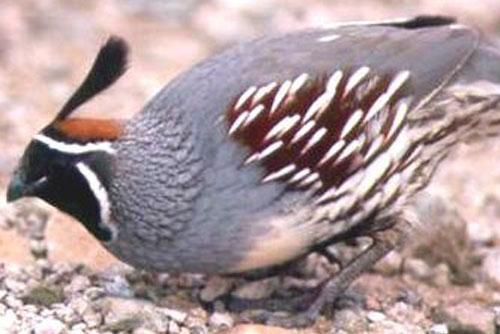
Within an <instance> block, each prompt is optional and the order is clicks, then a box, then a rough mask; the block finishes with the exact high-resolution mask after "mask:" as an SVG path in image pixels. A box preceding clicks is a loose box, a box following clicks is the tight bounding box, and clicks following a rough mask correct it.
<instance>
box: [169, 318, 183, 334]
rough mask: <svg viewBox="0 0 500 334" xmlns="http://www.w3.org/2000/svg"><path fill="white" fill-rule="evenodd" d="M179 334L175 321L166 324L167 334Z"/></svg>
mask: <svg viewBox="0 0 500 334" xmlns="http://www.w3.org/2000/svg"><path fill="white" fill-rule="evenodd" d="M180 332H181V328H180V327H179V325H178V324H177V323H176V322H175V321H170V322H169V323H168V333H169V334H178V333H180Z"/></svg>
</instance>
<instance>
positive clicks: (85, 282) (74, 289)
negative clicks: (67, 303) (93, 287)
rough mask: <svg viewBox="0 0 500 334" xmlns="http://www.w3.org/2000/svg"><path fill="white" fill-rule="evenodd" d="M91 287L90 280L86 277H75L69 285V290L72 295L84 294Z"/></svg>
mask: <svg viewBox="0 0 500 334" xmlns="http://www.w3.org/2000/svg"><path fill="white" fill-rule="evenodd" d="M89 287H90V279H89V278H88V277H87V276H84V275H75V276H74V277H73V278H72V279H71V282H70V283H69V286H68V290H69V292H70V293H71V294H75V293H79V292H83V291H85V290H86V289H88V288H89Z"/></svg>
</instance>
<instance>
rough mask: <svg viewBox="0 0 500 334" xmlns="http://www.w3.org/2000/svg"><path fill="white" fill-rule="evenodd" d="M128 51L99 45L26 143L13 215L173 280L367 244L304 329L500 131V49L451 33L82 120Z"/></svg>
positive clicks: (287, 46)
mask: <svg viewBox="0 0 500 334" xmlns="http://www.w3.org/2000/svg"><path fill="white" fill-rule="evenodd" d="M127 52H128V46H127V44H126V42H125V41H124V40H123V39H121V38H119V37H111V38H109V39H108V41H107V42H106V43H105V44H104V45H103V46H102V48H101V49H100V51H99V53H98V55H97V57H96V59H95V61H94V64H93V66H92V68H91V69H90V71H89V73H88V74H87V77H86V78H85V80H84V81H83V82H82V83H81V85H80V86H79V88H78V89H77V90H76V91H75V93H74V94H73V95H72V96H71V97H70V99H69V100H68V101H67V102H66V104H65V105H64V106H63V107H62V108H61V110H60V111H59V113H58V114H57V115H56V116H55V118H54V119H53V120H52V121H51V122H50V123H49V124H48V125H47V126H46V127H44V128H43V129H42V130H41V131H40V132H39V133H38V134H36V135H35V136H34V137H33V139H32V140H31V142H30V143H29V144H28V146H27V148H26V150H25V152H24V155H23V157H22V158H21V160H20V163H19V166H18V167H17V169H16V170H15V171H14V173H13V176H12V179H11V183H10V185H9V188H8V194H7V198H8V201H14V200H16V199H19V198H21V197H24V196H35V197H38V198H41V199H42V200H44V201H46V202H48V203H49V204H51V205H53V206H55V207H56V208H58V209H60V210H61V211H63V212H66V213H68V214H70V215H71V216H73V217H74V218H76V219H77V220H79V221H80V222H81V223H82V224H83V225H84V226H85V227H86V229H87V230H88V231H89V232H90V233H92V234H93V235H94V236H95V237H96V238H97V239H98V240H99V241H100V242H102V244H103V245H104V246H105V247H106V248H107V249H108V250H109V251H110V252H111V253H113V254H115V255H116V256H117V257H118V258H119V259H121V260H122V261H124V262H126V263H129V264H131V265H132V266H134V267H137V268H145V269H149V270H155V271H162V272H196V273H208V274H240V273H242V274H244V273H249V272H252V271H255V270H260V269H266V268H275V267H279V266H280V265H283V264H286V263H290V262H292V261H294V260H296V259H299V258H301V257H303V256H305V255H306V254H309V253H311V252H320V253H321V252H322V251H324V250H325V249H326V248H327V247H329V246H332V245H335V244H336V243H338V242H340V241H345V240H350V239H355V238H357V237H361V236H365V237H366V236H368V237H371V239H372V240H373V242H372V244H371V246H370V247H368V248H367V249H366V250H364V251H363V252H362V253H361V254H359V255H358V256H356V257H355V258H354V259H352V261H351V262H350V263H348V264H347V265H346V266H344V267H343V268H342V269H341V270H340V272H338V273H337V274H336V275H335V276H333V277H331V278H330V279H329V280H328V281H327V282H325V283H324V284H323V285H322V290H321V292H320V293H319V294H318V296H317V298H316V299H315V300H314V301H313V302H312V303H311V304H310V305H309V306H308V307H307V308H306V310H305V311H303V312H302V313H299V314H297V317H299V318H300V317H302V319H309V320H310V319H314V317H315V316H316V315H317V314H318V312H319V311H320V310H321V308H322V306H323V304H324V303H325V302H326V301H328V300H331V299H334V298H336V297H338V296H339V295H340V294H341V293H342V292H343V291H344V290H345V289H346V288H347V287H348V285H349V284H350V283H351V282H352V281H353V280H354V279H355V278H357V277H358V276H359V275H360V274H361V273H362V272H363V271H365V270H367V269H369V268H370V267H371V266H372V265H373V264H374V263H375V262H376V261H378V260H379V259H380V258H382V257H383V256H384V255H385V254H387V253H388V252H389V251H391V250H392V249H393V248H394V247H395V246H396V245H397V244H399V243H400V242H401V240H403V239H404V238H405V237H407V236H408V234H411V233H408V232H405V231H407V228H406V227H407V226H411V225H412V224H414V223H415V222H414V220H415V215H414V214H413V210H412V207H413V201H414V198H415V196H416V194H418V193H419V191H420V190H421V189H423V188H424V187H425V186H426V185H427V183H428V182H429V180H430V178H431V176H432V174H433V171H434V170H435V169H436V167H437V166H438V164H439V163H440V162H441V161H442V159H443V158H445V157H446V155H447V154H448V153H449V152H450V151H451V150H452V148H453V147H455V146H456V144H457V143H459V142H463V141H467V140H472V139H474V138H476V137H478V136H483V135H488V134H494V133H495V131H496V130H497V127H498V125H500V114H498V113H497V110H498V108H499V104H500V95H498V90H497V91H495V87H500V86H495V84H498V83H499V79H500V49H499V48H498V47H497V46H496V45H495V43H494V42H493V41H488V40H487V39H486V38H485V37H483V36H482V35H481V34H480V33H478V32H477V31H476V30H475V29H473V28H470V27H467V26H464V25H460V24H457V23H456V22H455V21H454V19H452V18H448V17H439V16H418V17H414V18H410V19H405V20H395V21H382V22H359V23H346V24H337V25H332V26H330V27H321V28H314V29H308V30H302V31H297V32H292V33H289V34H284V35H279V36H272V37H264V38H260V39H257V40H254V41H251V42H247V43H243V44H240V45H237V46H234V47H232V48H229V49H228V50H226V51H223V52H222V53H220V54H218V55H215V56H212V57H211V58H209V59H207V60H205V61H202V62H201V63H199V64H197V65H196V66H194V67H193V68H191V69H190V70H188V71H187V72H185V73H184V74H181V75H180V76H178V77H177V78H175V79H173V80H172V81H171V82H170V83H169V84H168V85H166V86H165V87H164V88H163V89H162V90H161V91H160V92H159V93H158V94H157V95H156V96H155V97H154V98H153V99H152V100H151V101H150V102H148V103H147V104H146V106H145V107H144V108H143V109H142V111H140V112H139V113H137V114H136V115H135V116H134V117H132V118H131V119H129V120H115V119H88V118H79V117H76V116H74V115H73V111H74V110H75V109H77V108H78V107H79V106H81V105H82V104H84V103H85V102H86V101H88V100H89V99H91V98H92V97H93V96H95V95H96V94H98V93H100V92H101V91H103V90H105V89H106V88H107V87H109V86H110V85H112V84H113V83H114V82H115V81H116V80H117V79H118V78H119V77H120V76H121V75H122V74H123V73H124V71H125V69H126V67H127Z"/></svg>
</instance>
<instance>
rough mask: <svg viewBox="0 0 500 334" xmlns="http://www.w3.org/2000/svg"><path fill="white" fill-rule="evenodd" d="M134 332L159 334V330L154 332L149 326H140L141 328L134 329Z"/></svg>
mask: <svg viewBox="0 0 500 334" xmlns="http://www.w3.org/2000/svg"><path fill="white" fill-rule="evenodd" d="M132 334H157V332H154V331H152V330H150V329H148V328H144V327H140V328H136V329H134V331H133V332H132Z"/></svg>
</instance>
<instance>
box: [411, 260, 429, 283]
mask: <svg viewBox="0 0 500 334" xmlns="http://www.w3.org/2000/svg"><path fill="white" fill-rule="evenodd" d="M404 270H405V272H407V273H408V274H410V275H411V276H412V277H414V278H416V279H419V280H428V279H429V278H430V277H432V270H431V268H430V267H429V265H428V264H427V263H425V261H424V260H421V259H416V258H410V259H407V260H406V261H405V263H404Z"/></svg>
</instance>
